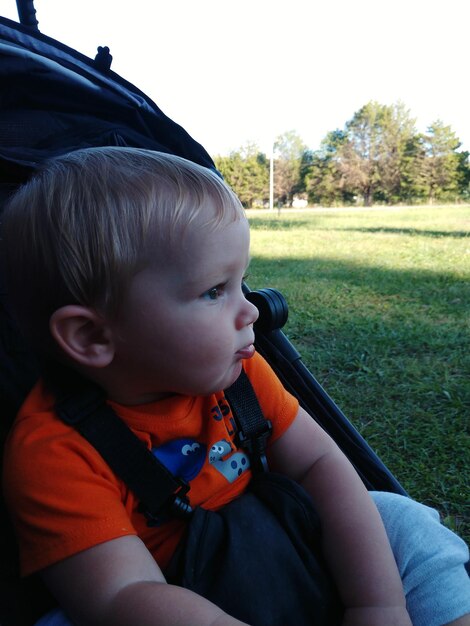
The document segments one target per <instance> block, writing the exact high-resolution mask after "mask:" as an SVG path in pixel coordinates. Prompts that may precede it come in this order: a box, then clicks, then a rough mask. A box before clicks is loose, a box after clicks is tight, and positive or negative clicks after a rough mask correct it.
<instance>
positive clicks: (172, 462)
mask: <svg viewBox="0 0 470 626" xmlns="http://www.w3.org/2000/svg"><path fill="white" fill-rule="evenodd" d="M152 453H153V454H154V455H155V456H156V457H157V459H158V460H159V461H161V462H162V463H163V465H164V466H165V467H166V468H167V469H168V470H169V471H170V472H171V473H172V474H173V475H174V476H178V477H179V478H182V479H183V480H185V481H186V482H190V481H191V480H194V478H196V476H197V475H198V474H199V472H200V471H201V469H202V466H203V465H204V461H205V457H206V446H205V445H204V444H203V443H198V442H197V441H195V440H194V439H188V438H184V439H174V440H173V441H169V442H168V443H165V444H164V445H163V446H160V447H159V448H152Z"/></svg>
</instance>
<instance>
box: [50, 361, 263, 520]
mask: <svg viewBox="0 0 470 626" xmlns="http://www.w3.org/2000/svg"><path fill="white" fill-rule="evenodd" d="M52 385H53V388H54V389H55V390H56V395H57V402H56V405H55V409H56V413H57V415H58V416H59V418H60V419H62V420H63V421H64V422H65V423H66V424H69V425H70V426H73V427H74V428H76V429H77V430H78V432H79V433H80V434H81V435H82V436H83V437H84V438H85V439H86V440H87V441H88V442H89V443H90V444H91V445H92V446H93V447H94V448H95V449H96V450H97V451H98V452H99V453H100V454H101V456H102V457H103V459H104V460H105V461H106V463H107V464H108V465H109V466H110V467H111V469H112V470H113V471H114V472H115V473H116V474H117V475H118V476H119V477H120V478H121V480H123V481H124V482H125V484H126V485H127V486H128V487H129V489H130V490H131V491H132V492H133V493H134V494H135V495H136V497H137V498H138V499H139V500H140V502H141V508H142V512H143V513H144V514H145V515H146V517H147V519H148V520H149V524H159V523H161V522H162V521H163V520H164V519H166V518H167V517H168V516H169V515H170V516H180V517H181V516H187V515H190V514H191V513H192V508H191V506H190V504H189V500H188V497H187V493H188V491H189V485H188V484H187V483H186V482H185V481H184V480H182V479H181V478H179V477H177V476H174V475H173V474H172V473H171V472H170V471H169V470H168V469H167V468H166V467H165V465H163V463H162V462H161V461H159V460H158V459H157V458H156V457H155V456H154V455H153V454H152V452H151V451H150V450H148V449H147V448H146V446H145V444H143V443H142V441H140V439H139V438H138V437H137V436H136V435H135V434H134V433H133V432H132V431H131V430H130V428H129V427H128V426H127V425H126V424H125V423H124V422H123V421H122V420H121V418H120V417H119V416H118V415H117V414H116V413H115V411H114V410H113V409H112V408H111V406H109V404H107V403H106V397H105V394H104V392H103V391H102V390H101V388H99V387H98V386H96V385H94V384H93V383H91V382H89V381H87V380H85V379H82V378H80V377H79V376H78V375H73V376H67V377H65V378H64V377H63V376H61V377H60V383H59V384H58V383H57V380H56V381H54V378H52ZM57 389H59V392H57ZM224 394H225V397H226V398H227V400H228V402H229V404H230V406H231V409H232V414H233V416H234V418H235V420H236V421H237V423H238V426H239V432H238V438H239V443H240V445H241V446H242V447H244V448H246V449H247V451H248V453H249V455H250V460H251V462H252V465H253V468H254V470H255V471H256V470H257V469H263V470H265V469H267V464H266V454H265V453H266V443H267V439H268V437H269V435H270V433H271V430H272V427H271V422H269V421H268V420H266V419H265V418H264V416H263V414H262V412H261V408H260V406H259V403H258V400H257V398H256V394H255V392H254V390H253V387H252V385H251V383H250V380H249V378H248V376H247V375H246V374H245V372H244V371H243V370H242V374H241V375H240V377H239V378H238V380H237V381H236V382H235V383H234V384H233V385H232V386H231V387H230V388H228V389H227V390H226V391H225V392H224Z"/></svg>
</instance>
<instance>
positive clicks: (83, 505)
mask: <svg viewBox="0 0 470 626" xmlns="http://www.w3.org/2000/svg"><path fill="white" fill-rule="evenodd" d="M244 368H245V371H246V373H247V374H248V376H249V378H250V380H251V382H252V385H253V387H254V389H255V391H256V395H257V397H258V400H259V403H260V405H261V408H262V410H263V413H264V415H265V417H266V418H267V419H270V420H271V421H272V423H273V433H272V436H271V438H270V443H272V442H273V441H275V440H276V439H277V438H279V437H280V436H281V435H282V434H283V433H284V432H285V430H287V428H288V427H289V426H290V424H291V423H292V421H293V420H294V418H295V416H296V414H297V411H298V402H297V400H296V399H295V398H294V397H293V396H291V395H290V394H289V393H287V391H286V390H285V389H284V388H283V386H282V385H281V383H280V382H279V380H278V378H277V377H276V375H275V374H274V372H273V371H272V370H271V368H270V367H269V365H268V364H267V363H266V362H265V361H264V359H262V357H261V356H259V355H257V354H256V355H255V356H254V357H253V358H252V359H250V360H248V361H245V362H244ZM110 404H111V405H112V407H113V408H114V410H115V411H116V412H117V414H118V415H119V416H120V417H121V418H122V419H123V420H124V421H125V422H126V424H127V425H128V426H129V427H130V428H131V429H132V430H133V431H134V433H135V434H136V435H137V436H138V437H139V438H140V439H141V440H142V441H144V442H145V444H146V445H147V447H148V448H149V449H152V451H153V452H154V454H155V455H156V456H157V457H158V458H159V459H160V460H161V461H162V462H163V463H164V464H165V465H166V466H167V467H168V468H169V469H170V470H171V471H172V472H173V473H174V474H175V475H177V476H181V477H182V478H184V479H185V480H186V481H187V482H188V483H189V484H190V491H189V494H188V496H189V498H190V502H191V505H192V506H196V505H204V507H205V508H207V509H217V508H219V507H221V506H223V505H224V504H226V503H227V502H229V501H231V500H232V499H233V498H235V497H236V496H237V495H239V494H240V493H241V492H243V490H244V489H245V487H246V486H247V484H248V482H249V480H250V476H251V472H250V470H249V465H250V464H249V460H248V457H247V456H246V454H245V452H244V451H243V450H242V449H237V446H236V443H235V441H234V437H235V425H234V421H233V417H232V415H231V412H230V409H229V407H228V403H227V401H226V400H225V397H224V394H223V392H220V393H216V394H213V395H211V396H206V397H187V396H173V397H171V398H167V399H165V400H160V401H158V402H154V403H152V404H147V405H141V406H132V407H129V406H123V405H118V404H116V403H110ZM4 490H5V497H6V500H7V504H8V507H9V509H10V511H11V514H12V518H13V522H14V525H15V528H16V531H17V534H18V538H19V545H20V563H21V570H22V573H23V575H28V574H31V573H33V572H35V571H38V570H41V569H43V568H45V567H47V566H48V565H52V564H53V563H57V562H58V561H61V560H62V559H64V558H66V557H68V556H71V555H73V554H76V553H77V552H80V551H82V550H85V549H87V548H90V547H93V546H95V545H98V544H100V543H103V542H105V541H110V540H111V539H116V538H118V537H122V536H125V535H138V536H139V537H140V538H141V539H142V541H143V542H144V543H145V544H146V546H147V548H148V549H149V551H150V552H151V553H152V554H153V556H154V558H155V559H156V561H157V563H158V564H159V565H160V567H161V568H162V569H164V568H165V567H166V565H167V564H168V561H169V559H170V558H171V555H172V554H173V551H174V549H175V547H176V546H177V544H178V542H179V540H180V539H181V536H182V533H183V531H184V525H185V524H184V522H182V521H179V520H172V521H169V522H166V523H164V524H162V525H161V526H158V527H149V526H148V525H147V520H146V518H145V516H144V515H143V514H142V513H140V512H139V511H138V505H139V503H138V501H137V499H136V498H135V496H134V494H133V493H132V492H130V491H129V489H128V488H127V486H126V485H125V484H124V483H123V482H122V481H121V480H120V479H119V478H118V477H117V476H116V475H115V474H114V473H113V472H112V470H111V469H110V468H109V466H108V465H107V464H106V462H105V461H104V460H103V459H102V458H101V456H100V454H99V453H98V452H97V451H96V450H95V449H94V448H93V446H91V444H89V443H88V442H87V441H86V440H85V439H84V438H83V437H82V436H81V435H80V434H79V433H78V432H77V431H75V430H74V429H73V428H72V427H70V426H67V425H66V424H64V423H63V422H62V421H61V420H60V419H59V418H58V417H57V416H56V414H55V412H54V397H53V396H52V395H51V394H50V393H48V392H47V391H46V390H45V388H44V385H43V384H42V382H41V381H40V382H39V383H38V384H37V385H36V386H35V387H34V389H33V390H32V391H31V393H30V395H29V396H28V398H27V399H26V401H25V403H24V405H23V406H22V408H21V410H20V413H19V415H18V416H17V418H16V420H15V422H14V425H13V427H12V430H11V433H10V435H9V438H8V442H7V445H6V450H5V458H4Z"/></svg>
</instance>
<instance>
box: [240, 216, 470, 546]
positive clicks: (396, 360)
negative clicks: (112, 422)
mask: <svg viewBox="0 0 470 626" xmlns="http://www.w3.org/2000/svg"><path fill="white" fill-rule="evenodd" d="M248 216H249V220H250V223H251V229H252V264H251V267H250V276H249V279H248V283H249V285H250V288H252V289H257V288H262V287H275V288H277V289H279V290H280V291H282V293H283V294H284V295H285V297H286V298H287V301H288V303H289V321H288V323H287V325H286V327H285V329H284V330H285V332H286V334H287V335H288V337H289V338H290V339H291V340H292V341H293V343H294V345H295V346H296V348H297V349H298V350H299V352H300V353H301V354H302V357H303V360H304V362H305V363H306V365H307V366H308V367H309V369H310V370H311V372H312V373H313V374H314V376H315V377H316V378H317V380H319V382H320V383H321V384H322V385H323V387H324V388H325V389H326V391H327V392H328V393H329V395H330V396H331V397H332V398H333V399H334V400H335V402H336V403H337V404H338V406H339V407H340V408H341V409H342V411H343V412H344V413H345V414H346V416H347V417H348V418H349V419H350V421H351V422H352V423H353V424H354V425H355V426H356V428H357V429H358V430H359V432H360V433H361V434H362V435H363V436H364V437H365V439H366V440H367V441H368V443H369V444H370V445H371V446H372V447H373V448H374V450H375V451H376V452H377V453H378V455H379V456H380V458H381V459H382V460H383V461H384V463H385V464H386V465H387V466H388V467H389V468H390V470H391V471H392V472H393V473H394V474H395V476H396V477H397V478H398V479H399V480H400V482H401V483H402V484H403V486H404V487H405V489H406V490H407V491H408V492H409V494H410V495H411V496H412V497H413V498H415V499H417V500H420V501H421V502H425V503H427V504H429V505H432V506H434V507H436V508H438V509H439V511H440V513H441V515H442V517H443V518H444V520H445V522H446V523H447V524H448V525H449V526H450V527H451V528H453V529H454V530H457V532H458V533H459V534H460V535H461V536H463V537H464V538H465V539H466V540H467V542H470V504H469V501H470V429H469V422H470V232H469V231H470V206H469V205H467V206H457V207H437V206H436V207H420V208H397V209H383V210H382V209H380V210H367V211H366V210H357V209H355V210H348V211H322V210H312V211H306V212H294V211H290V210H285V211H283V212H282V214H281V215H280V216H279V215H278V214H277V212H276V211H274V212H265V211H263V212H256V211H251V212H249V214H248Z"/></svg>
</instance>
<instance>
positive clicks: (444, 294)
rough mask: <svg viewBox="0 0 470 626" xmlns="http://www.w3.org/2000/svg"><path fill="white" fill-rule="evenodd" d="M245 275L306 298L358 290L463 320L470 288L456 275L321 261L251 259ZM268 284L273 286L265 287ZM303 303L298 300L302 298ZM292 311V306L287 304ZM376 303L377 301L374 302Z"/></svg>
mask: <svg viewBox="0 0 470 626" xmlns="http://www.w3.org/2000/svg"><path fill="white" fill-rule="evenodd" d="M250 274H254V275H260V276H262V277H263V279H264V280H265V281H267V282H269V283H270V284H269V285H259V286H261V287H263V286H264V287H266V286H273V287H276V283H278V284H277V288H285V289H286V290H287V293H289V292H293V293H295V294H296V295H298V294H299V293H300V294H302V293H303V296H305V297H306V296H307V295H308V294H310V295H311V297H312V299H314V298H315V293H316V292H318V290H319V289H324V286H325V285H327V286H328V289H329V290H330V291H331V290H334V291H335V292H336V293H339V295H338V297H340V293H341V290H344V294H345V296H346V295H347V294H349V293H350V291H351V289H355V290H357V293H359V294H360V292H361V290H362V291H363V294H364V299H365V302H366V300H367V299H372V300H373V299H374V298H375V299H380V298H381V297H389V298H392V297H394V298H396V301H397V306H398V305H399V304H400V301H401V302H402V303H403V304H406V303H407V302H408V303H410V305H413V304H414V305H424V306H426V307H432V309H433V311H434V313H435V314H439V315H450V316H452V315H458V316H461V315H465V314H467V315H468V309H469V307H470V304H469V303H470V283H469V281H465V280H464V279H463V278H461V277H459V276H455V275H453V274H450V273H447V272H437V271H433V270H423V269H420V270H400V269H391V268H386V267H377V266H375V267H371V266H370V265H366V264H363V265H361V264H358V263H351V262H348V261H343V260H337V259H334V260H332V259H324V258H311V259H310V258H300V259H299V258H294V259H292V258H283V257H280V258H269V259H266V258H262V257H257V256H256V255H254V256H253V257H252V263H251V267H250ZM271 283H273V284H271ZM302 299H303V297H302ZM292 304H293V306H295V303H292ZM378 304H380V300H379V301H378Z"/></svg>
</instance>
